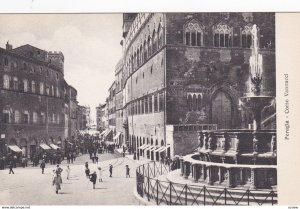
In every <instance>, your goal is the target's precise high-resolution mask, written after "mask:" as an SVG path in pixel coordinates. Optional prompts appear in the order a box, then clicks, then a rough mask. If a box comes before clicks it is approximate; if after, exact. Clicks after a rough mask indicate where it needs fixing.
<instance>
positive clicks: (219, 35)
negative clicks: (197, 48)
mask: <svg viewBox="0 0 300 209" xmlns="http://www.w3.org/2000/svg"><path fill="white" fill-rule="evenodd" d="M213 33H214V47H231V45H232V28H230V27H229V26H228V25H225V24H218V25H217V26H215V27H214V29H213Z"/></svg>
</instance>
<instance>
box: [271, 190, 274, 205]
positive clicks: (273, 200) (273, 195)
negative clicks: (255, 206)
mask: <svg viewBox="0 0 300 209" xmlns="http://www.w3.org/2000/svg"><path fill="white" fill-rule="evenodd" d="M271 192H272V205H274V192H273V191H271Z"/></svg>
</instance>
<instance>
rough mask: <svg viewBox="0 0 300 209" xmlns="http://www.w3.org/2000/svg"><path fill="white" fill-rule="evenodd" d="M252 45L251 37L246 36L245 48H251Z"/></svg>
mask: <svg viewBox="0 0 300 209" xmlns="http://www.w3.org/2000/svg"><path fill="white" fill-rule="evenodd" d="M251 45H252V37H251V35H248V36H247V48H251Z"/></svg>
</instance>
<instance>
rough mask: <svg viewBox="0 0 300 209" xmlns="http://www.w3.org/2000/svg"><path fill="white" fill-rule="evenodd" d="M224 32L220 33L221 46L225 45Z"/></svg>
mask: <svg viewBox="0 0 300 209" xmlns="http://www.w3.org/2000/svg"><path fill="white" fill-rule="evenodd" d="M224 43H225V42H224V34H220V47H224V46H225V45H224Z"/></svg>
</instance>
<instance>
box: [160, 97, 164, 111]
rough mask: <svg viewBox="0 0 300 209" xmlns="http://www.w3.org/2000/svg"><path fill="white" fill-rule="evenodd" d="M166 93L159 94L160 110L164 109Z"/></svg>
mask: <svg viewBox="0 0 300 209" xmlns="http://www.w3.org/2000/svg"><path fill="white" fill-rule="evenodd" d="M164 106H165V103H164V93H160V94H159V111H164Z"/></svg>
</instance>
